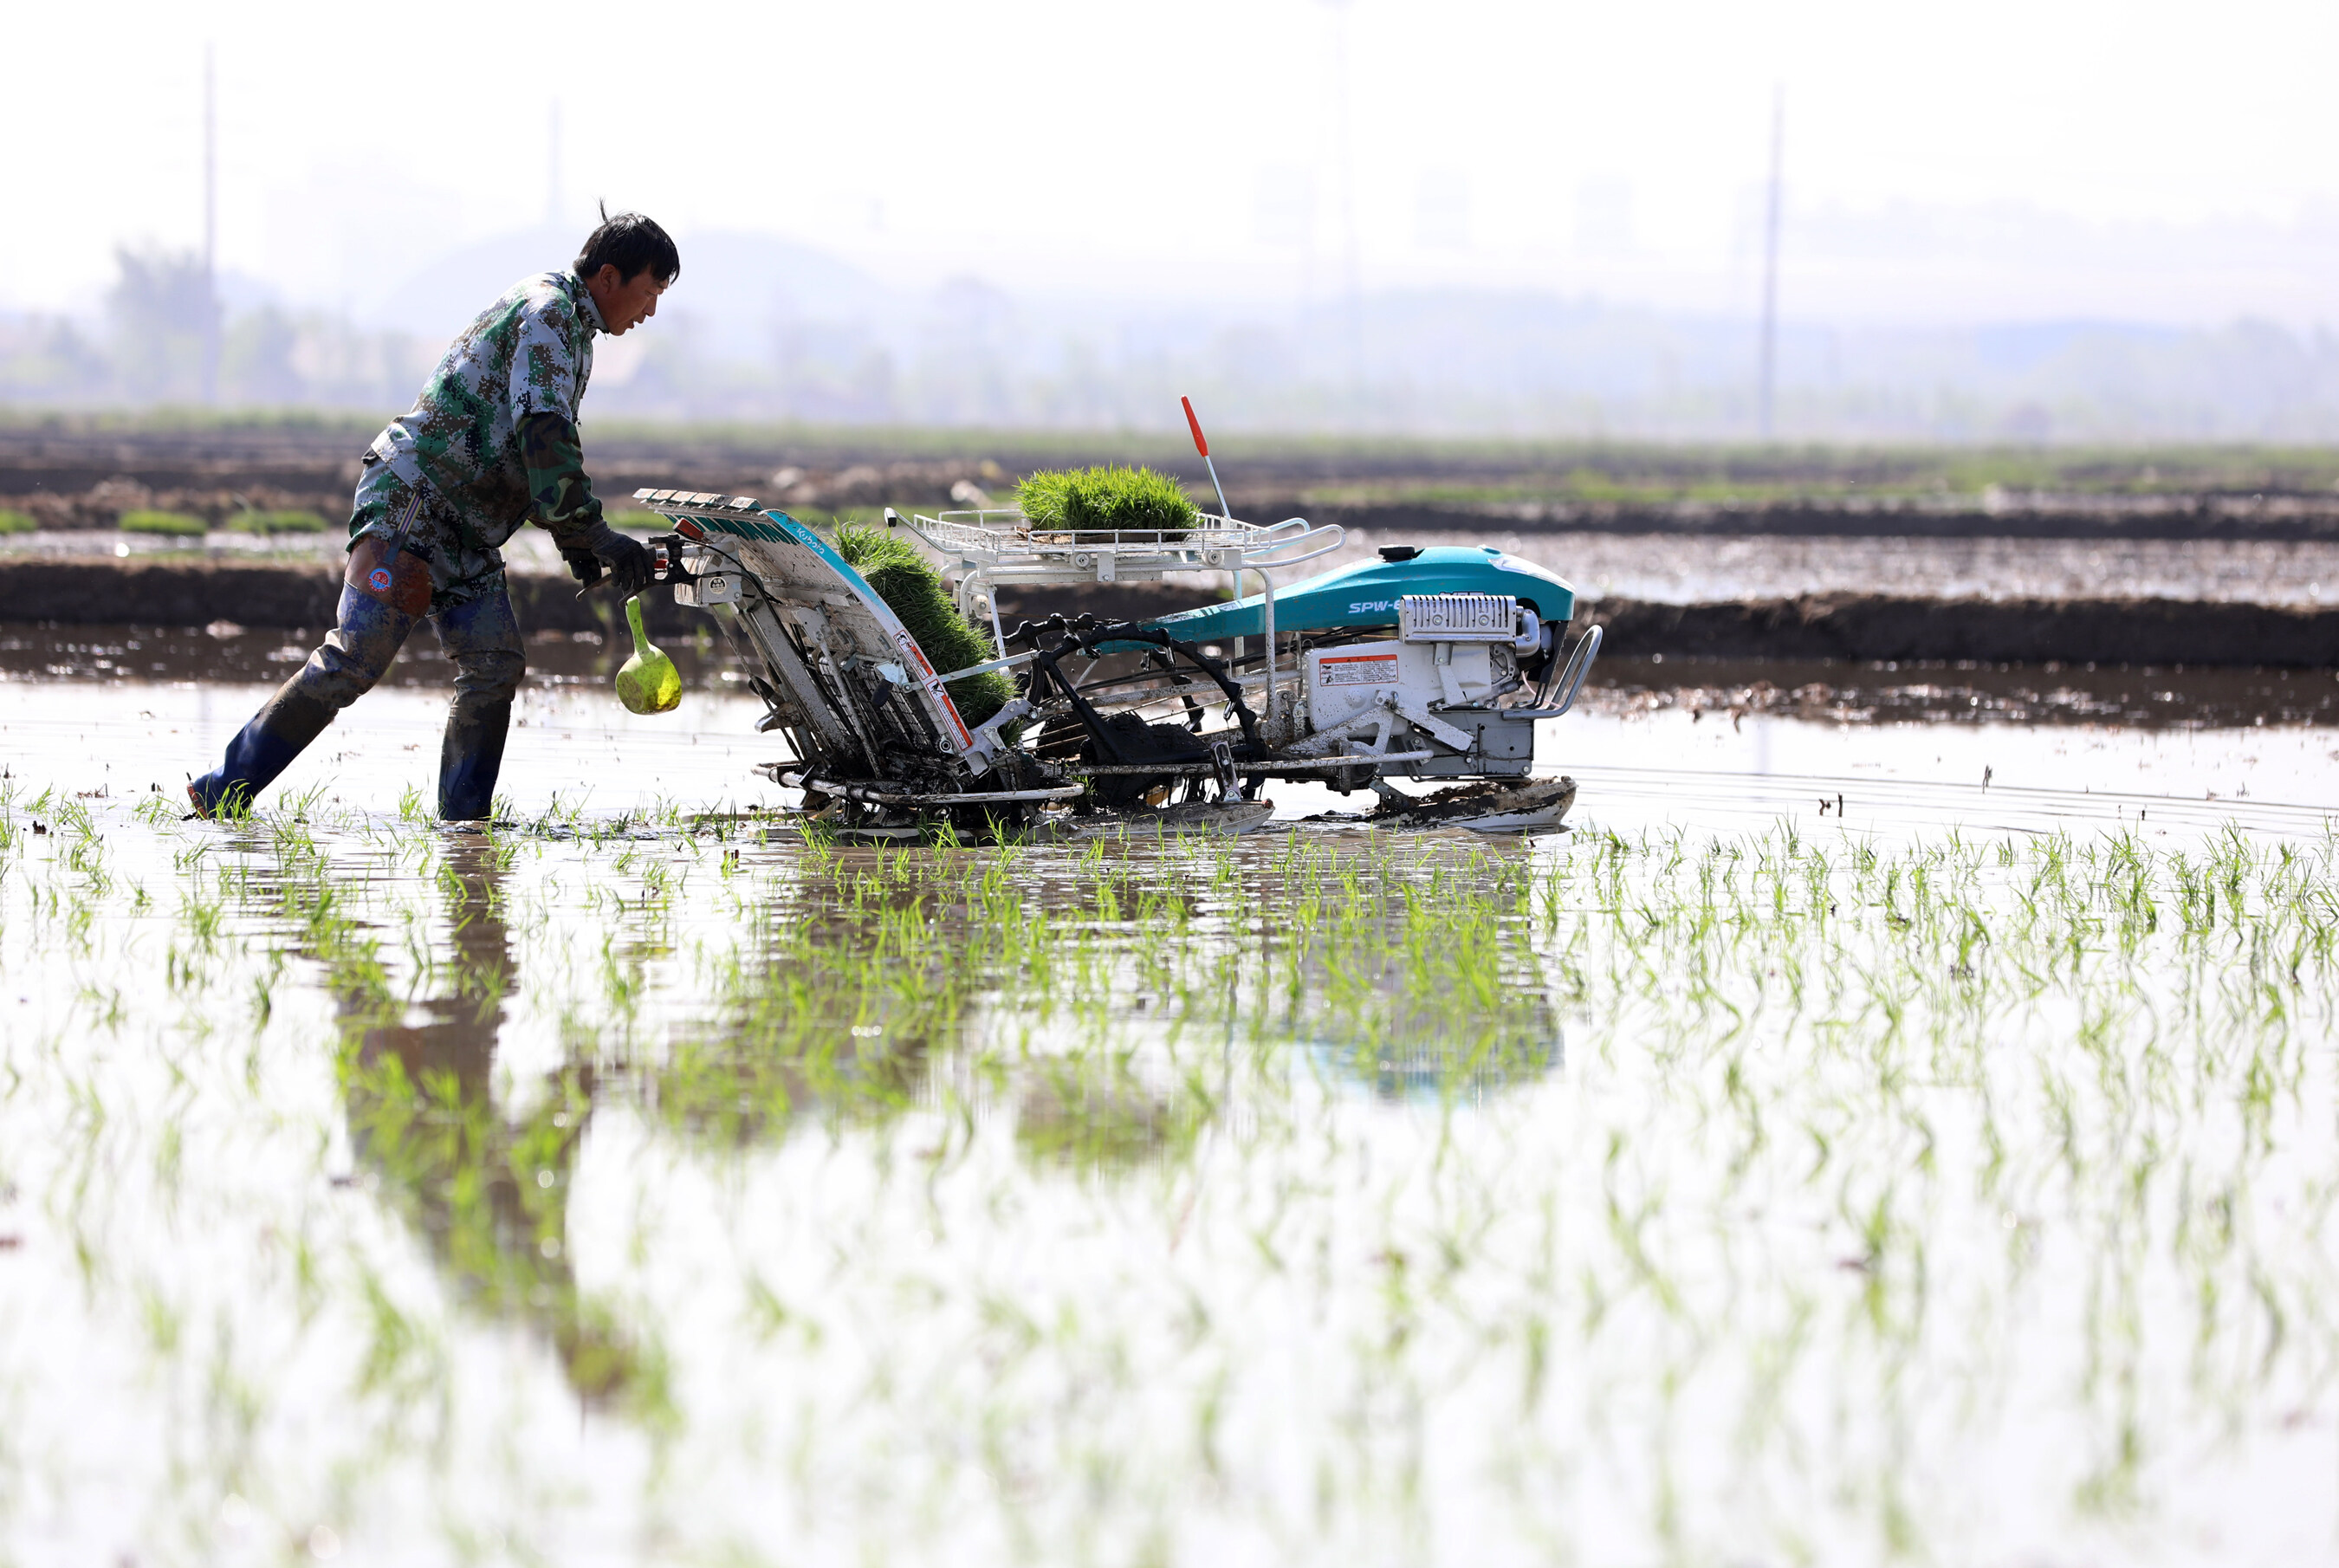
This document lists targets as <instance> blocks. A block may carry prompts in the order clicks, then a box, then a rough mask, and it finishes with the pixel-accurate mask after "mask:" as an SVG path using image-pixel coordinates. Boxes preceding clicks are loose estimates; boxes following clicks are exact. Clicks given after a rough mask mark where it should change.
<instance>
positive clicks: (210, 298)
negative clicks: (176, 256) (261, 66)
mask: <svg viewBox="0 0 2339 1568" xmlns="http://www.w3.org/2000/svg"><path fill="white" fill-rule="evenodd" d="M202 325H203V368H202V398H203V401H204V402H205V403H216V402H218V401H219V372H220V300H219V90H218V84H217V79H216V74H215V73H214V71H213V69H212V46H211V45H210V44H204V45H203V323H202Z"/></svg>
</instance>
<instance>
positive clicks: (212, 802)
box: [187, 676, 340, 817]
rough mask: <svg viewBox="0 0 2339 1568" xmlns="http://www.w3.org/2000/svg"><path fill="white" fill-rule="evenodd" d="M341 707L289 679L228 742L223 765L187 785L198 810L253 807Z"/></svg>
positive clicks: (232, 811) (234, 810) (209, 813)
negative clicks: (265, 790)
mask: <svg viewBox="0 0 2339 1568" xmlns="http://www.w3.org/2000/svg"><path fill="white" fill-rule="evenodd" d="M338 712H340V709H339V708H338V707H336V706H335V705H333V704H331V703H329V702H326V701H324V700H323V699H321V698H320V697H317V696H314V695H311V694H310V693H309V692H308V691H306V690H304V689H303V688H302V686H301V677H300V676H293V677H292V678H291V680H289V681H286V682H285V683H284V684H283V685H281V686H279V687H278V688H277V689H276V695H274V696H272V697H271V698H269V699H268V701H267V703H266V704H265V705H263V706H262V708H261V710H260V711H259V712H258V713H256V714H254V715H252V722H251V723H250V724H248V725H244V726H243V729H242V733H241V734H239V735H237V736H236V737H235V739H233V740H232V741H230V742H229V743H228V746H227V756H226V757H225V758H224V759H223V760H222V762H221V763H220V765H219V766H218V767H217V768H215V769H214V770H212V772H210V773H207V774H204V775H203V776H202V777H201V778H199V779H197V780H195V781H194V782H193V783H192V784H189V785H188V786H187V799H188V800H189V801H190V802H191V803H192V804H193V806H194V808H195V814H197V815H198V816H206V817H208V816H216V815H217V814H220V813H221V812H222V811H226V812H228V813H230V814H235V813H240V812H247V811H250V810H251V809H252V799H253V797H254V796H256V795H258V794H260V792H261V791H262V790H264V789H266V788H267V787H268V786H269V785H270V784H273V783H275V782H276V775H277V774H281V773H282V772H283V771H284V770H285V769H286V768H288V767H291V765H292V759H293V758H294V757H297V756H299V755H300V754H301V752H302V751H303V750H304V749H305V748H306V747H307V746H308V745H309V743H310V742H311V741H312V740H315V739H316V738H317V736H318V735H321V733H323V731H324V728H325V726H326V725H329V724H331V723H332V722H333V715H334V714H336V713H338Z"/></svg>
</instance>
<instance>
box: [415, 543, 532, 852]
mask: <svg viewBox="0 0 2339 1568" xmlns="http://www.w3.org/2000/svg"><path fill="white" fill-rule="evenodd" d="M430 619H431V624H432V626H434V627H435V628H436V629H437V631H438V633H439V646H440V647H442V648H444V649H445V650H446V651H447V656H448V657H449V658H450V659H452V660H454V661H455V706H454V708H453V710H452V711H451V712H449V714H448V715H447V740H446V744H445V745H444V746H443V747H442V748H441V749H440V751H439V816H440V817H441V818H442V819H444V820H445V821H448V822H479V821H482V820H484V819H485V818H487V817H489V816H491V815H493V814H494V812H495V805H496V775H497V774H498V773H499V772H501V771H502V768H503V762H504V735H505V733H506V732H507V731H508V729H509V728H510V726H511V710H512V697H513V695H514V694H515V693H517V692H518V690H519V683H520V677H521V676H523V675H525V674H526V673H527V670H528V660H527V657H526V656H524V655H523V654H522V652H521V643H520V635H519V624H518V622H517V621H515V620H514V619H513V618H512V609H511V596H510V593H509V590H508V587H507V586H506V584H505V582H504V578H503V574H502V573H500V572H498V573H497V574H496V575H495V577H494V578H493V579H492V580H490V581H489V582H486V583H484V584H482V585H481V586H480V587H479V588H478V589H477V591H476V592H475V593H474V594H473V595H472V597H469V598H466V599H464V600H462V601H461V602H459V603H457V604H452V605H449V606H447V607H446V608H444V609H441V610H439V611H436V612H434V613H433V614H432V616H431V617H430Z"/></svg>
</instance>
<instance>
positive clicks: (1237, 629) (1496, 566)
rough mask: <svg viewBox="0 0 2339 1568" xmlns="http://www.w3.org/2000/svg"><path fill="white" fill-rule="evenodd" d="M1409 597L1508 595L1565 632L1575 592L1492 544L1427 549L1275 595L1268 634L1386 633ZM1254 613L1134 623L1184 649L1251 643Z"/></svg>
mask: <svg viewBox="0 0 2339 1568" xmlns="http://www.w3.org/2000/svg"><path fill="white" fill-rule="evenodd" d="M1408 594H1507V595H1509V596H1510V597H1513V598H1515V599H1517V600H1518V601H1519V602H1520V603H1521V604H1524V605H1528V606H1533V608H1534V610H1535V615H1536V616H1537V617H1539V618H1540V619H1542V620H1545V621H1551V622H1556V623H1559V624H1561V625H1564V624H1565V623H1567V622H1568V621H1571V620H1574V618H1575V589H1574V587H1573V586H1571V585H1570V584H1569V583H1568V581H1567V580H1566V579H1565V578H1564V577H1554V576H1553V575H1552V574H1551V573H1549V572H1547V571H1545V570H1544V569H1543V568H1542V567H1538V566H1536V565H1535V564H1534V563H1533V562H1531V561H1523V560H1521V559H1519V558H1518V557H1516V556H1511V555H1505V554H1504V553H1503V552H1502V551H1501V550H1498V549H1496V548H1495V547H1494V546H1492V545H1485V546H1483V547H1479V548H1477V549H1471V548H1469V547H1466V546H1462V545H1434V546H1432V547H1429V548H1427V549H1425V550H1423V551H1421V552H1420V553H1419V554H1417V555H1416V556H1414V557H1412V558H1411V559H1409V560H1402V561H1389V560H1382V561H1369V562H1367V563H1366V564H1364V565H1362V566H1355V567H1341V568H1340V569H1338V570H1337V571H1330V572H1326V573H1325V574H1324V575H1323V576H1321V577H1309V578H1308V579H1307V580H1306V581H1304V582H1298V583H1294V584H1292V585H1291V586H1290V587H1288V588H1278V589H1277V590H1276V592H1275V629H1276V631H1277V632H1278V634H1280V633H1284V632H1318V631H1330V630H1333V629H1334V628H1336V627H1344V626H1359V627H1361V626H1395V625H1396V603H1397V600H1399V599H1401V598H1403V597H1406V595H1408ZM1259 606H1260V598H1259V596H1258V595H1257V594H1253V595H1252V596H1251V597H1248V598H1247V599H1229V601H1227V602H1226V603H1225V604H1222V605H1209V606H1204V607H1203V608H1201V609H1199V610H1182V611H1180V612H1179V613H1178V614H1177V615H1174V616H1161V617H1160V618H1159V619H1156V620H1150V621H1142V622H1140V623H1138V624H1139V625H1141V626H1158V627H1160V629H1161V630H1163V631H1165V632H1168V633H1169V635H1170V636H1174V637H1177V638H1179V640H1180V641H1183V642H1197V643H1209V642H1218V641H1220V640H1222V639H1229V638H1233V637H1255V636H1259V635H1261V633H1262V632H1263V631H1264V630H1265V627H1264V626H1263V625H1262V620H1263V617H1262V616H1261V615H1260V613H1259Z"/></svg>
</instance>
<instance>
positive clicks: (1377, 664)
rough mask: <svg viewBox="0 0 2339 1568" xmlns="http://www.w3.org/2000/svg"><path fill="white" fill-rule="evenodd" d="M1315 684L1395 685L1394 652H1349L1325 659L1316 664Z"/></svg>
mask: <svg viewBox="0 0 2339 1568" xmlns="http://www.w3.org/2000/svg"><path fill="white" fill-rule="evenodd" d="M1317 670H1318V674H1317V677H1316V679H1317V684H1318V685H1327V686H1393V685H1396V655H1395V654H1351V655H1349V656H1347V657H1346V658H1337V659H1326V660H1324V661H1323V663H1321V664H1320V665H1318V666H1317Z"/></svg>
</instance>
